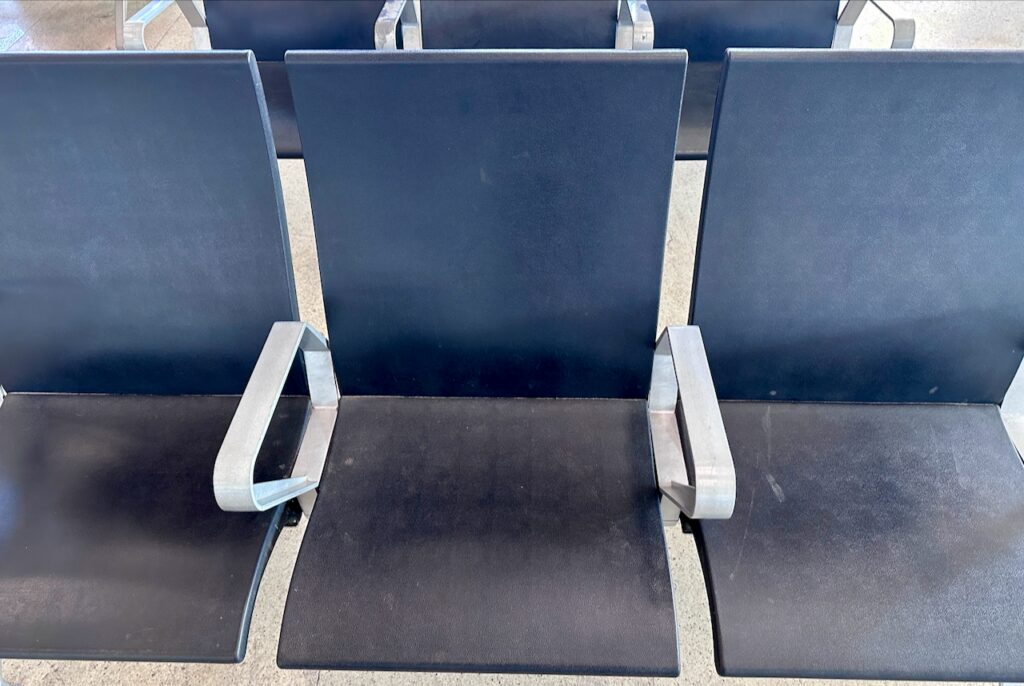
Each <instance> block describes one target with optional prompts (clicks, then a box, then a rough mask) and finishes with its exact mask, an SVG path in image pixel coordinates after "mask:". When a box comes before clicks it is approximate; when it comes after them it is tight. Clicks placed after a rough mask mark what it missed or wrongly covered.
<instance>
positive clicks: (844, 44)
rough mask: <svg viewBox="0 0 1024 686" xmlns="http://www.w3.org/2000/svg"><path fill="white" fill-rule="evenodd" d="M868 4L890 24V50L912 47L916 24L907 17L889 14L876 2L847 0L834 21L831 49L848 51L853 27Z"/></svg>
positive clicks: (851, 40) (873, 0)
mask: <svg viewBox="0 0 1024 686" xmlns="http://www.w3.org/2000/svg"><path fill="white" fill-rule="evenodd" d="M868 2H870V3H871V4H872V5H874V6H875V7H876V8H878V11H879V12H881V13H882V15H883V16H884V17H885V18H886V19H888V20H889V21H890V22H891V23H892V45H890V46H889V47H890V48H892V49H897V50H900V49H909V48H912V47H914V35H915V33H916V32H917V24H915V23H914V20H913V19H911V18H909V17H900V16H896V15H893V14H890V13H889V12H887V11H885V9H884V8H883V7H882V6H881V5H880V4H879V3H878V2H876V0H847V3H846V7H844V8H843V11H842V12H840V13H839V19H838V20H837V21H836V31H835V34H833V36H832V48H833V49H835V50H849V49H850V44H851V43H852V42H853V27H854V24H856V23H857V20H858V19H859V18H860V15H861V12H863V11H864V6H865V5H867V4H868Z"/></svg>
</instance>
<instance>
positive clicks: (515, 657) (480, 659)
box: [278, 105, 678, 675]
mask: <svg viewBox="0 0 1024 686" xmlns="http://www.w3.org/2000/svg"><path fill="white" fill-rule="evenodd" d="M300 107H301V105H300ZM338 426H339V427H344V429H343V430H339V431H338V432H337V433H336V434H335V438H334V445H333V447H332V449H331V455H330V458H329V461H328V466H327V470H326V472H325V474H324V479H323V482H322V484H321V489H320V496H319V499H318V501H317V505H316V509H315V510H314V512H313V516H312V519H311V520H310V522H309V527H308V528H307V530H306V534H305V538H304V539H303V544H302V550H301V551H300V553H299V559H298V562H297V563H296V566H295V573H294V576H293V577H292V584H291V591H290V593H289V597H288V604H287V606H286V610H285V618H284V627H283V630H282V635H281V642H280V649H279V653H278V662H279V664H280V665H281V666H283V667H320V668H335V669H337V668H347V669H415V670H429V671H436V670H458V671H494V672H538V671H539V672H544V673H561V672H569V673H586V674H654V675H671V674H676V673H678V661H677V648H676V640H675V630H674V615H673V606H672V589H671V583H670V580H669V573H668V562H667V559H666V551H665V542H664V535H663V530H662V524H661V518H660V512H659V508H658V495H657V489H656V486H655V481H654V469H653V461H652V458H651V448H650V439H649V436H648V428H647V416H646V405H645V403H644V401H642V400H533V399H470V398H459V399H441V398H386V397H381V398H371V397H363V398H359V397H345V398H342V401H341V412H340V415H339V418H338Z"/></svg>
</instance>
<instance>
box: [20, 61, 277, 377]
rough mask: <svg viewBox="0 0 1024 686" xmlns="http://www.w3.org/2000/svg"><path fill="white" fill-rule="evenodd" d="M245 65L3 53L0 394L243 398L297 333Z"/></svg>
mask: <svg viewBox="0 0 1024 686" xmlns="http://www.w3.org/2000/svg"><path fill="white" fill-rule="evenodd" d="M255 68H256V65H255V61H254V60H252V58H251V56H248V57H247V56H246V54H244V53H221V54H209V53H207V54H189V55H179V54H166V53H165V54H159V53H151V54H133V53H92V54H90V53H78V54H73V53H56V54H54V53H43V54H31V53H29V54H4V55H0V92H2V93H12V94H13V93H16V94H17V97H10V98H6V99H5V101H4V105H3V107H0V131H4V132H5V134H4V135H2V136H0V208H2V219H0V223H2V224H0V351H2V352H0V383H3V384H4V386H5V387H6V388H7V390H8V391H47V392H68V393H71V392H74V393H86V392H103V393H146V394H151V393H157V394H169V395H170V394H178V393H195V394H213V393H241V392H242V390H243V389H244V387H245V384H246V381H247V380H248V378H249V374H250V373H251V372H252V368H253V365H254V364H255V362H256V359H257V357H258V355H259V352H260V350H261V348H262V345H263V341H264V339H265V338H266V335H267V332H268V331H269V330H270V326H271V325H272V323H273V322H274V321H276V320H289V319H294V318H295V316H296V314H297V310H296V307H295V304H294V303H295V300H294V294H293V293H292V275H291V266H290V254H289V251H288V245H287V240H286V234H285V225H284V213H283V205H282V203H281V202H280V184H279V182H278V179H277V169H276V165H275V164H273V158H272V152H271V147H270V143H269V140H268V126H267V121H266V114H265V109H264V106H263V104H262V103H263V101H262V97H261V96H260V93H259V91H258V89H257V87H256V85H255V82H254V73H255Z"/></svg>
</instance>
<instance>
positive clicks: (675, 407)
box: [647, 326, 736, 524]
mask: <svg viewBox="0 0 1024 686" xmlns="http://www.w3.org/2000/svg"><path fill="white" fill-rule="evenodd" d="M647 415H648V421H649V424H650V430H651V444H652V446H653V448H654V464H655V468H656V469H657V472H658V488H659V490H660V491H661V494H662V497H661V510H662V519H663V520H664V521H665V523H669V524H670V523H675V522H677V521H678V520H679V513H680V512H682V513H683V514H685V515H686V516H687V517H689V518H690V519H728V518H729V517H731V516H732V511H733V507H734V505H735V503H736V470H735V467H734V466H733V461H732V453H731V451H730V450H729V441H728V438H727V437H726V435H725V425H724V424H723V423H722V412H721V410H720V408H719V406H718V398H717V396H716V395H715V386H714V383H713V381H712V379H711V369H710V368H709V366H708V360H707V355H706V353H705V351H704V340H703V339H702V338H701V335H700V329H699V328H698V327H696V326H677V327H669V328H668V329H666V330H665V332H664V333H663V334H662V335H661V338H660V339H658V346H657V348H656V349H655V352H654V368H653V371H652V373H651V393H650V396H649V398H648V401H647Z"/></svg>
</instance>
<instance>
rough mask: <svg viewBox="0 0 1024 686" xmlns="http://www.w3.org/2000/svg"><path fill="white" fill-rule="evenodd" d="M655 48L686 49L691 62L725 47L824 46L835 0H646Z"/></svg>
mask: <svg viewBox="0 0 1024 686" xmlns="http://www.w3.org/2000/svg"><path fill="white" fill-rule="evenodd" d="M647 4H648V5H649V6H650V9H651V18H652V19H653V20H654V47H655V48H686V51H687V53H688V54H689V56H690V60H691V61H694V62H709V61H711V62H714V61H721V60H722V59H723V58H724V57H725V51H726V49H728V48H759V47H765V48H827V47H829V46H830V45H831V44H832V34H833V33H834V32H835V28H836V19H837V17H838V15H839V0H771V1H770V2H765V1H764V0H648V3H647Z"/></svg>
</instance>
